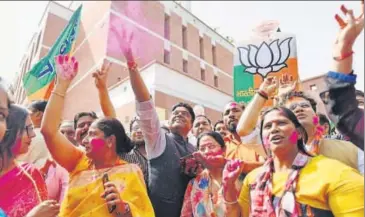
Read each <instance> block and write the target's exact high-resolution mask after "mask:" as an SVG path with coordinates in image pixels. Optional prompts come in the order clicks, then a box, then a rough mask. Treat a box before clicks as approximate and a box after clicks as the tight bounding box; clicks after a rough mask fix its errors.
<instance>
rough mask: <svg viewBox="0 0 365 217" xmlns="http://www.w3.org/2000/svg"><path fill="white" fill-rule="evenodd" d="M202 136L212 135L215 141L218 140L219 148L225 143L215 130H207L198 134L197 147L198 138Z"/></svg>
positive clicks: (198, 143) (197, 144)
mask: <svg viewBox="0 0 365 217" xmlns="http://www.w3.org/2000/svg"><path fill="white" fill-rule="evenodd" d="M204 136H210V137H212V138H213V139H214V140H215V141H216V142H218V144H219V145H220V146H221V148H224V147H226V144H225V142H224V139H223V137H222V136H221V134H219V133H217V132H215V131H209V132H204V133H201V134H200V135H199V136H198V139H197V142H196V146H197V148H199V145H200V140H201V138H203V137H204Z"/></svg>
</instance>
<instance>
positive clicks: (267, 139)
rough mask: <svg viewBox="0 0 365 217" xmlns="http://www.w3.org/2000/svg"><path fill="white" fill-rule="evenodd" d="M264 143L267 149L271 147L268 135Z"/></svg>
mask: <svg viewBox="0 0 365 217" xmlns="http://www.w3.org/2000/svg"><path fill="white" fill-rule="evenodd" d="M263 143H264V147H265V148H266V149H268V148H269V147H270V144H269V137H268V136H267V137H265V138H264V141H263Z"/></svg>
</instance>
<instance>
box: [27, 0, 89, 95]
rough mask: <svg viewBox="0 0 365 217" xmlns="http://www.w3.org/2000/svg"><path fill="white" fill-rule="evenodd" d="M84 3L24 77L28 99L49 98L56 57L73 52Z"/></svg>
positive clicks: (54, 75) (53, 78) (54, 73)
mask: <svg viewBox="0 0 365 217" xmlns="http://www.w3.org/2000/svg"><path fill="white" fill-rule="evenodd" d="M81 9H82V5H81V6H80V7H79V8H78V9H77V10H76V11H75V12H74V13H73V15H72V17H71V19H70V21H69V22H68V24H67V26H66V27H65V28H64V29H63V31H62V33H61V35H60V36H58V38H57V40H56V42H55V43H54V44H53V46H52V48H51V49H50V51H49V52H48V54H47V55H46V56H45V57H43V58H42V59H41V60H39V62H38V63H37V64H35V65H34V66H33V67H32V69H31V70H30V71H29V72H28V73H26V74H25V75H24V77H23V87H24V89H25V91H26V93H27V98H28V100H30V101H32V100H39V99H48V98H49V96H50V93H51V91H52V89H53V86H54V80H55V77H56V69H55V60H54V59H55V57H56V56H58V55H66V54H71V52H72V51H73V48H74V44H75V42H76V37H77V34H78V31H79V25H80V15H81Z"/></svg>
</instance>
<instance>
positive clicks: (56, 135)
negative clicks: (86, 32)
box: [41, 56, 82, 171]
mask: <svg viewBox="0 0 365 217" xmlns="http://www.w3.org/2000/svg"><path fill="white" fill-rule="evenodd" d="M77 70H78V62H77V61H76V60H75V58H74V57H72V58H71V60H69V57H68V56H58V57H56V72H57V79H56V84H55V87H54V89H53V91H52V94H51V97H50V98H49V101H48V103H47V107H46V110H45V112H44V115H43V120H42V124H41V133H42V134H43V137H44V139H45V141H46V144H47V147H48V149H49V151H50V152H51V154H52V157H53V158H54V159H55V160H56V161H57V163H59V164H60V165H61V166H62V167H64V168H66V169H67V170H68V171H72V170H73V169H74V167H75V166H76V163H77V161H78V159H79V158H80V157H81V155H82V152H81V151H80V150H79V149H77V148H76V147H75V146H74V145H73V144H72V143H71V142H70V141H69V140H68V139H67V138H66V137H65V136H64V135H63V134H62V133H61V132H60V131H59V129H58V128H59V125H60V123H61V118H62V111H63V106H64V100H65V94H66V92H67V89H68V86H69V85H70V83H71V81H72V79H73V78H74V77H75V75H76V73H77Z"/></svg>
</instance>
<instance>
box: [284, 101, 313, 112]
mask: <svg viewBox="0 0 365 217" xmlns="http://www.w3.org/2000/svg"><path fill="white" fill-rule="evenodd" d="M298 106H299V107H300V108H309V107H311V105H310V104H309V103H307V102H300V103H293V104H291V105H290V106H289V109H290V110H292V111H294V110H295V109H296V108H297V107H298Z"/></svg>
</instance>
